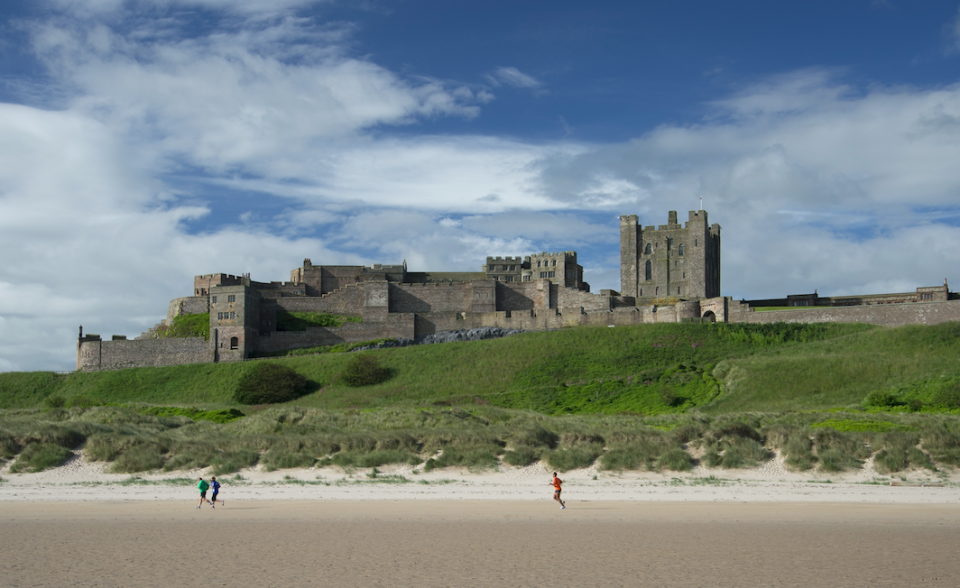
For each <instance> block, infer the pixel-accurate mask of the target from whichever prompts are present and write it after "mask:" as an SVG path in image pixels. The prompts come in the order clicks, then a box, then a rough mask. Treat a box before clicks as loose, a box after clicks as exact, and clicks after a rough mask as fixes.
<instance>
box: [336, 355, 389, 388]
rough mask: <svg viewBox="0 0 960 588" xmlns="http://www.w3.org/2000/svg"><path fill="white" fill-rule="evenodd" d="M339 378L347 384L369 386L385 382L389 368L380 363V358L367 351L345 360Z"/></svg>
mask: <svg viewBox="0 0 960 588" xmlns="http://www.w3.org/2000/svg"><path fill="white" fill-rule="evenodd" d="M340 378H341V379H342V380H343V382H344V383H345V384H346V385H348V386H371V385H373V384H379V383H381V382H386V381H387V380H388V379H389V378H390V370H388V369H387V368H385V367H383V366H381V365H380V360H379V359H378V358H377V357H376V356H375V355H371V354H369V353H361V354H358V355H356V356H354V357H353V358H351V359H350V361H348V362H347V365H346V367H345V368H344V370H343V373H342V374H340Z"/></svg>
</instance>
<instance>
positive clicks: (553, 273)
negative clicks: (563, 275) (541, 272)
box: [547, 272, 557, 278]
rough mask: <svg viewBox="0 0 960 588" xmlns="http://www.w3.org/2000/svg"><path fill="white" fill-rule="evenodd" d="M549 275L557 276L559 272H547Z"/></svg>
mask: <svg viewBox="0 0 960 588" xmlns="http://www.w3.org/2000/svg"><path fill="white" fill-rule="evenodd" d="M547 277H548V278H555V277H557V272H547Z"/></svg>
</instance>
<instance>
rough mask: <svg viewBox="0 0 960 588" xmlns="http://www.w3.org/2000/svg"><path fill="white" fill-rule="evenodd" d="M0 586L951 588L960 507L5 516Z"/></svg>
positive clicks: (126, 504)
mask: <svg viewBox="0 0 960 588" xmlns="http://www.w3.org/2000/svg"><path fill="white" fill-rule="evenodd" d="M0 527H2V529H3V533H0V554H2V557H0V585H3V586H11V587H16V588H21V587H28V586H29V587H36V586H76V587H79V588H83V587H92V586H98V587H103V588H109V587H114V586H117V587H119V586H124V587H130V586H135V587H140V586H143V587H151V586H158V587H159V586H163V587H166V586H198V585H200V586H231V587H236V588H247V587H254V586H257V587H261V586H263V587H270V586H276V587H281V586H282V587H286V588H289V587H299V586H338V587H340V586H342V587H353V586H390V587H406V586H417V587H426V588H429V587H434V586H496V587H501V586H503V587H507V586H523V587H527V586H544V587H546V586H553V587H566V586H598V587H607V586H666V587H693V586H704V587H707V586H709V587H738V588H739V587H745V586H804V587H812V586H845V587H847V586H850V587H859V586H898V587H899V586H915V585H924V586H927V585H929V586H957V585H958V584H960V558H957V557H956V554H955V550H956V544H957V543H956V537H957V532H958V529H960V507H957V506H953V505H949V506H948V505H864V504H811V503H800V504H797V503H781V504H772V503H757V504H734V503H720V504H705V503H675V502H636V501H633V502H586V503H579V504H576V505H573V504H571V506H570V508H568V509H566V510H564V511H560V510H559V509H556V508H554V505H553V504H552V503H551V502H550V501H549V500H548V499H545V500H543V501H541V502H536V503H534V502H530V501H514V500H510V501H506V500H500V501H469V502H466V501H458V502H451V501H442V500H436V501H430V502H416V501H410V500H403V501H369V500H368V501H347V500H341V501H309V502H301V501H283V502H274V503H270V502H264V501H246V502H244V501H237V502H236V503H231V502H228V503H227V505H226V507H223V508H217V509H216V510H212V509H209V508H204V509H201V510H196V509H194V508H193V506H192V505H190V504H184V503H182V502H171V501H146V500H140V501H128V500H124V501H119V502H97V503H83V504H77V503H50V502H43V503H15V502H3V503H0Z"/></svg>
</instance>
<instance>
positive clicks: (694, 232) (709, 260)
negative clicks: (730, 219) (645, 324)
mask: <svg viewBox="0 0 960 588" xmlns="http://www.w3.org/2000/svg"><path fill="white" fill-rule="evenodd" d="M620 289H621V292H622V293H623V295H624V296H632V297H634V298H636V299H637V300H638V301H639V302H640V303H644V302H647V303H649V302H650V301H653V300H656V299H657V298H666V297H677V298H715V297H717V296H720V225H716V224H715V225H713V226H710V224H709V223H708V222H707V211H705V210H696V211H695V210H691V211H690V214H689V217H688V219H687V222H686V223H685V224H684V225H683V226H682V227H681V226H680V224H679V223H678V222H677V213H676V212H674V211H671V212H670V214H669V216H668V218H667V224H665V225H660V226H659V227H654V226H652V225H650V226H646V227H644V228H642V229H641V228H640V225H639V222H638V218H637V215H635V214H631V215H624V216H621V217H620Z"/></svg>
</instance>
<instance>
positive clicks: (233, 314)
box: [230, 312, 237, 320]
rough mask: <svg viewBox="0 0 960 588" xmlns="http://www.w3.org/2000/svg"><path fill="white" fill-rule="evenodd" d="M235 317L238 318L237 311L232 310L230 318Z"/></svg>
mask: <svg viewBox="0 0 960 588" xmlns="http://www.w3.org/2000/svg"><path fill="white" fill-rule="evenodd" d="M235 318H237V313H235V312H231V313H230V319H231V320H233V319H235Z"/></svg>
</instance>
